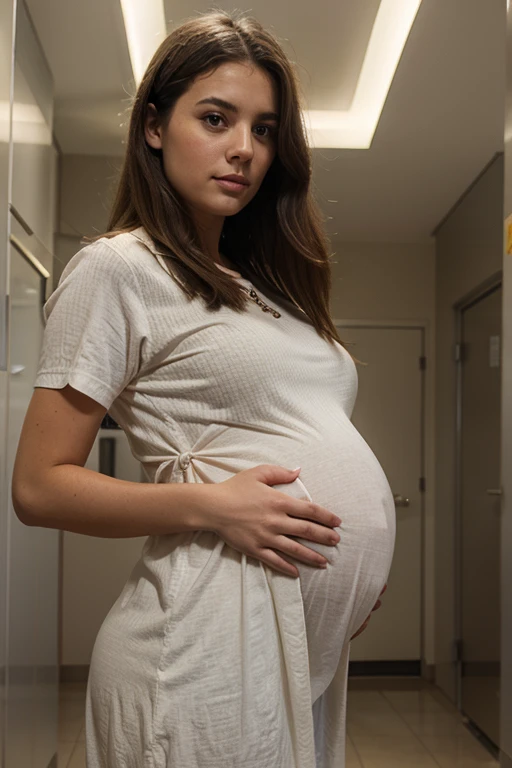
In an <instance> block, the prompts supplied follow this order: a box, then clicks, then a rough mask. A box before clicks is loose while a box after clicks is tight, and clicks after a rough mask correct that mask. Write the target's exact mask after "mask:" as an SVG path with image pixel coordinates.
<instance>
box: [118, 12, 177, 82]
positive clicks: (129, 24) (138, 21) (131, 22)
mask: <svg viewBox="0 0 512 768" xmlns="http://www.w3.org/2000/svg"><path fill="white" fill-rule="evenodd" d="M121 10H122V11H123V19H124V28H125V30H126V39H127V41H128V50H129V52H130V61H131V63H132V71H133V76H134V78H135V84H136V86H137V88H138V87H139V84H140V82H141V80H142V78H143V76H144V72H145V71H146V68H147V66H148V64H149V62H150V61H151V58H152V56H153V54H154V52H155V51H156V49H157V48H158V46H159V45H160V43H161V42H162V41H163V40H164V39H165V37H166V36H167V28H166V23H165V12H164V0H121Z"/></svg>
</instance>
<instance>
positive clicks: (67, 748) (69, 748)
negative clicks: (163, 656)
mask: <svg viewBox="0 0 512 768" xmlns="http://www.w3.org/2000/svg"><path fill="white" fill-rule="evenodd" d="M74 748H75V744H74V743H73V742H72V741H59V743H58V745H57V768H68V763H69V758H70V757H71V754H72V752H73V750H74Z"/></svg>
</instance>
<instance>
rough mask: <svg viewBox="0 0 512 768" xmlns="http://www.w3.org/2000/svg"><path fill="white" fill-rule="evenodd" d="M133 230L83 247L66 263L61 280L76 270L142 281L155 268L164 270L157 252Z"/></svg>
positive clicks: (81, 272) (94, 274)
mask: <svg viewBox="0 0 512 768" xmlns="http://www.w3.org/2000/svg"><path fill="white" fill-rule="evenodd" d="M136 232H137V230H136V231H135V234H134V233H132V232H123V233H121V234H119V235H114V236H113V237H101V238H99V239H98V240H95V241H94V242H93V243H88V244H86V245H85V246H84V247H83V248H81V249H80V250H79V251H77V253H75V255H74V256H72V258H71V259H70V260H69V262H68V263H67V264H66V266H65V267H64V270H63V272H62V275H61V278H60V281H59V284H60V283H62V282H63V281H65V280H66V278H68V277H69V276H70V275H71V274H72V273H73V272H75V270H78V272H77V274H76V275H75V277H78V274H80V275H81V276H83V277H84V278H85V277H86V276H90V277H100V276H102V277H104V278H106V279H108V278H120V277H122V275H123V272H124V273H125V279H126V280H128V281H130V280H135V281H136V282H139V281H140V279H141V277H143V276H145V277H148V276H149V274H150V273H151V272H152V271H155V272H158V271H161V269H160V266H159V265H158V263H157V261H156V259H155V255H154V254H153V253H152V252H151V251H150V250H149V249H148V248H147V246H145V244H144V243H143V242H142V241H141V240H140V239H139V238H138V237H136Z"/></svg>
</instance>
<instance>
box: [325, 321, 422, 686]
mask: <svg viewBox="0 0 512 768" xmlns="http://www.w3.org/2000/svg"><path fill="white" fill-rule="evenodd" d="M340 335H341V338H342V339H343V340H344V341H350V342H355V344H354V346H350V347H349V350H350V352H351V354H352V355H353V356H354V357H356V358H357V359H358V360H360V361H362V362H364V363H367V365H366V366H365V367H363V366H361V365H358V366H357V369H358V377H359V389H358V394H357V400H356V405H355V408H354V412H353V414H352V422H353V424H354V426H355V427H356V429H357V430H358V431H359V432H360V433H361V435H362V436H363V437H364V439H365V440H366V442H367V443H368V445H369V446H370V448H371V449H372V451H373V452H374V453H375V455H376V456H377V459H378V460H379V462H380V464H381V466H382V468H383V470H384V472H385V474H386V476H387V478H388V481H389V484H390V486H391V489H392V491H393V495H394V496H395V503H396V507H395V508H396V543H395V552H394V556H393V563H392V566H391V571H390V574H389V578H388V588H387V591H386V592H385V594H384V595H383V604H382V608H381V609H380V610H379V611H375V612H374V613H373V614H372V620H371V622H370V624H369V625H368V628H367V629H366V631H365V632H363V634H361V635H360V636H359V637H358V638H357V641H355V642H354V643H353V645H352V648H351V653H350V659H351V662H353V661H363V660H364V661H379V660H381V661H393V662H403V663H402V664H400V665H397V664H395V665H393V666H392V667H391V669H392V670H395V673H396V671H402V672H403V673H404V674H418V675H419V674H420V673H421V658H422V604H423V602H422V573H423V547H422V531H423V525H422V523H423V496H424V493H423V492H422V491H421V490H420V478H422V477H423V467H422V462H423V450H422V442H423V389H424V387H423V378H424V368H423V366H424V363H423V362H422V361H423V360H424V358H423V348H424V346H423V345H424V340H423V335H424V331H423V329H422V328H407V327H352V326H349V327H343V326H342V327H340ZM398 627H399V628H400V629H399V631H397V628H398Z"/></svg>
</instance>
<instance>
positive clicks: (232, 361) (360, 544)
mask: <svg viewBox="0 0 512 768" xmlns="http://www.w3.org/2000/svg"><path fill="white" fill-rule="evenodd" d="M233 279H237V280H240V281H241V282H242V283H243V284H245V285H251V283H250V282H249V280H247V279H245V278H243V277H240V278H233ZM252 285H254V287H255V288H256V290H257V291H258V294H259V295H260V296H261V297H262V299H263V300H264V301H265V302H267V303H268V304H269V305H270V306H272V307H274V308H276V309H278V310H279V311H280V312H281V317H280V318H275V317H273V315H272V314H271V313H269V312H263V311H262V309H261V308H260V307H259V306H257V305H256V304H255V303H254V302H252V301H248V311H247V312H244V313H237V312H235V311H233V310H231V309H230V308H227V307H222V308H221V309H220V310H219V311H218V312H211V311H208V310H207V309H206V308H205V306H204V303H203V300H202V299H200V298H196V299H193V300H190V299H189V298H188V297H187V296H186V294H185V293H184V292H183V291H182V290H181V288H180V287H179V285H178V284H177V283H176V281H175V280H174V279H173V278H172V276H171V275H170V272H169V271H168V269H167V267H166V265H165V262H164V260H163V259H162V256H161V254H160V253H159V251H158V249H157V247H156V246H155V244H154V243H153V241H152V240H151V239H150V238H149V236H148V235H147V233H146V232H145V230H144V229H143V228H142V227H140V228H138V229H136V230H134V231H133V232H131V233H127V234H121V235H117V236H116V237H114V238H111V239H106V238H102V239H101V240H99V241H97V242H96V243H94V244H92V245H88V246H86V247H85V248H83V249H82V250H80V251H79V252H78V253H77V254H75V255H74V256H73V258H72V259H71V261H70V262H69V263H68V264H67V265H66V267H65V269H64V272H63V274H62V277H61V279H60V282H59V285H58V287H57V289H56V290H55V291H54V293H53V294H52V296H51V297H50V299H49V300H48V301H47V303H46V305H45V320H46V328H45V335H44V339H43V347H42V351H41V357H40V361H39V368H38V373H37V378H36V382H35V386H39V387H50V388H61V387H64V386H65V385H66V384H70V385H71V386H73V387H74V388H75V389H77V390H80V391H81V392H83V393H85V394H87V395H89V396H90V397H92V398H93V399H94V400H96V401H97V402H99V403H101V404H102V405H103V406H104V407H106V408H108V410H109V413H110V414H111V415H112V417H113V418H114V419H115V420H116V422H117V423H118V424H119V425H120V426H121V427H122V428H123V430H124V431H125V433H126V435H127V439H128V441H129V444H130V447H131V450H132V452H133V454H134V456H135V457H136V458H137V459H139V461H140V462H141V463H142V466H143V468H144V471H145V475H146V477H147V480H148V482H159V483H171V482H173V483H174V482H178V483H180V482H188V483H217V482H221V481H223V480H225V479H227V478H229V477H231V476H232V475H233V474H234V473H236V472H240V471H241V470H244V469H248V468H250V467H254V466H256V465H258V464H278V465H280V466H283V467H286V468H289V469H293V468H294V467H297V466H301V467H302V471H301V473H300V476H299V478H298V479H297V480H295V481H293V482H292V483H289V484H283V485H279V486H275V487H276V488H277V490H280V491H282V492H284V493H288V494H290V495H294V496H298V497H299V498H307V499H310V498H312V499H313V500H314V501H315V502H318V503H319V504H321V505H322V506H324V507H326V508H327V509H329V510H331V511H332V512H334V513H335V514H336V515H338V516H339V517H340V518H341V519H342V524H341V526H340V527H339V528H338V532H339V533H340V536H341V541H340V543H339V544H338V545H337V546H336V547H329V546H323V545H319V544H315V543H313V542H311V541H306V540H303V539H298V540H299V541H300V542H301V543H303V544H306V546H308V547H310V548H312V549H315V550H316V551H318V552H321V553H322V554H325V555H326V557H328V558H329V559H331V560H332V564H331V565H328V566H327V569H326V570H321V569H318V568H316V567H312V566H308V565H306V564H303V563H300V562H299V561H294V563H295V564H296V565H297V567H298V569H299V572H300V578H294V577H291V576H285V575H284V574H281V573H278V572H277V571H275V570H274V569H273V568H270V567H269V566H267V565H265V564H263V563H262V562H261V561H259V560H257V559H255V558H251V557H247V556H246V555H244V554H241V553H239V552H238V551H236V550H234V549H233V548H232V547H230V546H229V545H228V544H226V543H225V542H224V541H223V540H222V539H221V538H219V537H218V536H217V535H216V534H214V533H212V532H208V531H195V532H192V533H183V534H171V535H161V536H149V537H148V538H147V540H146V542H145V544H144V547H143V549H142V552H141V556H140V559H139V560H138V561H137V563H136V564H135V565H134V568H133V571H132V573H131V575H130V577H129V579H128V581H127V582H126V584H125V586H124V588H123V590H122V592H121V594H120V595H119V597H118V599H117V600H116V602H115V603H114V605H113V606H112V608H111V610H110V611H109V613H108V615H107V616H106V618H105V620H104V622H103V624H102V626H101V628H100V631H99V633H98V636H97V639H96V642H95V645H94V650H93V653H92V658H91V665H90V672H89V680H88V686H87V698H86V760H87V768H343V766H344V762H345V707H346V690H347V671H348V661H349V650H350V636H351V635H352V634H354V632H355V631H356V630H357V629H358V628H359V626H361V624H362V623H363V622H364V620H365V619H366V617H367V616H368V615H369V613H370V612H371V609H372V608H373V606H374V605H375V602H376V601H377V599H378V597H379V594H380V592H381V590H382V588H383V586H384V584H385V583H386V580H387V577H388V574H389V570H390V566H391V560H392V556H393V549H394V540H395V506H394V501H393V496H392V493H391V490H390V487H389V484H388V482H387V479H386V476H385V474H384V472H383V470H382V468H381V466H380V464H379V463H378V461H377V459H376V457H375V455H374V454H373V453H372V451H371V450H370V448H369V446H368V445H367V443H366V442H365V440H364V439H363V438H362V437H361V435H360V434H359V433H358V432H357V430H356V429H355V427H354V426H353V424H352V423H351V421H350V416H351V413H352V409H353V407H354V402H355V398H356V393H357V372H356V368H355V365H354V363H353V361H352V359H351V358H350V355H349V354H348V352H347V351H346V350H345V349H344V348H343V347H342V346H341V345H340V344H338V343H336V344H335V345H334V346H331V345H330V344H329V343H328V342H327V341H326V340H324V339H322V338H321V337H320V336H319V335H318V334H317V332H316V331H315V329H314V327H313V326H312V324H311V322H310V321H309V319H308V318H307V316H306V315H304V313H302V312H301V311H300V310H298V309H297V308H296V307H295V306H294V305H293V304H292V303H291V302H288V301H286V300H283V299H281V298H279V297H276V295H275V294H274V293H273V292H271V291H267V290H265V291H263V290H261V289H260V287H259V286H258V284H257V283H254V282H253V283H252Z"/></svg>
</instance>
